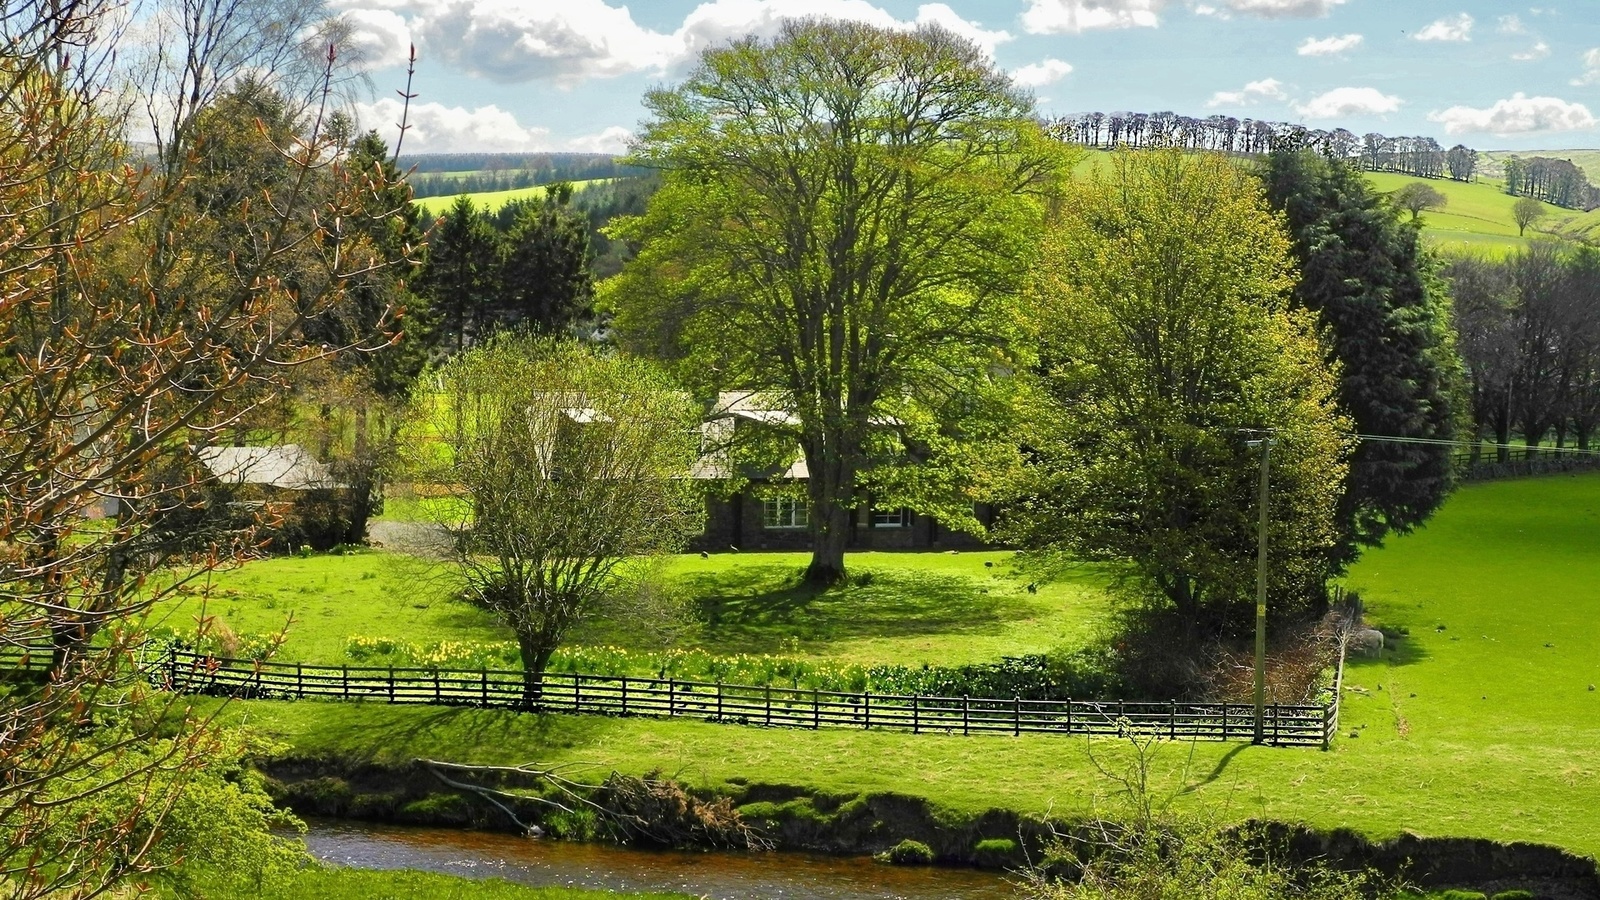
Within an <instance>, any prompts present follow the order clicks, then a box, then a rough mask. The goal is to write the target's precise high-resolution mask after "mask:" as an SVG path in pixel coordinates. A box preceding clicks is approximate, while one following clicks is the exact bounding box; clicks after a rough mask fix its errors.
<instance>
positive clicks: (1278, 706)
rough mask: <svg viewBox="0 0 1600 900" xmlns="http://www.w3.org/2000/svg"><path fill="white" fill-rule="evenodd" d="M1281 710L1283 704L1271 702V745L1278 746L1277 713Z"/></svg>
mask: <svg viewBox="0 0 1600 900" xmlns="http://www.w3.org/2000/svg"><path fill="white" fill-rule="evenodd" d="M1282 711H1283V705H1282V704H1279V703H1274V704H1272V745H1273V746H1274V747H1276V746H1278V714H1279V713H1281V712H1282Z"/></svg>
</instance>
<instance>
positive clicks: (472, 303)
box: [421, 197, 500, 353]
mask: <svg viewBox="0 0 1600 900" xmlns="http://www.w3.org/2000/svg"><path fill="white" fill-rule="evenodd" d="M499 246H500V236H499V235H498V234H497V233H496V232H495V230H494V226H493V225H492V224H491V221H490V219H489V216H488V214H487V213H485V212H484V211H483V210H482V209H479V208H478V206H477V204H475V203H473V202H472V201H471V200H469V199H467V198H466V197H457V198H456V202H455V203H454V204H452V205H451V207H450V209H449V210H448V211H447V212H446V213H445V214H444V217H443V219H442V220H441V221H440V222H439V224H438V226H437V227H436V228H435V229H434V233H433V237H432V240H431V241H430V242H429V245H428V263H427V265H426V266H425V267H424V269H423V272H422V279H421V280H422V283H423V290H424V292H425V293H426V294H427V295H428V297H429V298H430V301H431V303H432V306H433V310H434V313H435V314H436V315H437V316H439V317H440V320H441V321H440V323H439V324H440V328H441V334H442V337H443V340H442V341H441V343H444V342H448V341H449V340H451V339H453V340H454V341H455V349H456V352H458V353H459V352H460V351H461V350H463V349H465V347H466V345H467V335H468V333H469V331H470V333H472V334H474V335H477V336H479V337H481V336H482V335H483V334H484V332H485V330H486V328H487V320H486V317H487V314H488V310H489V307H490V305H491V304H492V303H493V301H494V298H495V293H496V285H497V284H498V282H499V267H500V263H499Z"/></svg>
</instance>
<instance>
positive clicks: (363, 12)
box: [340, 9, 412, 69]
mask: <svg viewBox="0 0 1600 900" xmlns="http://www.w3.org/2000/svg"><path fill="white" fill-rule="evenodd" d="M340 17H341V18H343V19H344V21H345V23H346V24H347V25H349V26H350V39H351V43H352V44H354V45H355V47H354V50H355V56H356V58H357V59H359V60H361V62H362V64H363V65H364V66H365V67H367V68H370V69H382V68H385V67H387V66H403V65H405V64H406V60H407V59H408V58H409V57H410V52H411V40H412V39H411V28H410V26H409V25H407V24H406V20H405V18H404V17H403V16H401V15H400V14H399V13H397V12H395V11H394V10H391V9H352V10H348V11H346V12H344V13H342V14H341V16H340ZM341 55H342V51H341Z"/></svg>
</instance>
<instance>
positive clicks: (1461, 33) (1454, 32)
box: [1411, 13, 1473, 41]
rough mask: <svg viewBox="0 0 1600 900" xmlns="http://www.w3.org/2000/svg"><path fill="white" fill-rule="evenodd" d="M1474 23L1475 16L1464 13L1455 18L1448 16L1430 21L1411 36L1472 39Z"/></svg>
mask: <svg viewBox="0 0 1600 900" xmlns="http://www.w3.org/2000/svg"><path fill="white" fill-rule="evenodd" d="M1472 25H1473V18H1472V17H1471V16H1469V15H1467V14H1466V13H1462V14H1460V15H1458V16H1455V17H1454V18H1450V17H1446V18H1443V19H1439V20H1438V21H1436V22H1430V23H1428V25H1427V26H1426V27H1425V28H1423V29H1422V30H1421V31H1419V32H1417V33H1416V34H1413V35H1412V36H1411V37H1412V38H1414V39H1416V40H1419V41H1470V40H1472Z"/></svg>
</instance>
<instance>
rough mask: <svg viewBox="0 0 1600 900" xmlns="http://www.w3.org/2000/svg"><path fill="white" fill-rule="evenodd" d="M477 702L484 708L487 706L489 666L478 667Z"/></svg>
mask: <svg viewBox="0 0 1600 900" xmlns="http://www.w3.org/2000/svg"><path fill="white" fill-rule="evenodd" d="M478 698H479V699H478V702H479V703H481V704H483V708H484V709H488V708H489V667H488V666H481V667H479V669H478Z"/></svg>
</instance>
